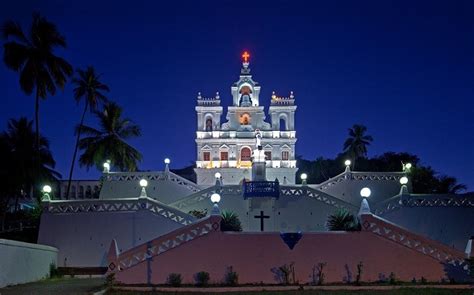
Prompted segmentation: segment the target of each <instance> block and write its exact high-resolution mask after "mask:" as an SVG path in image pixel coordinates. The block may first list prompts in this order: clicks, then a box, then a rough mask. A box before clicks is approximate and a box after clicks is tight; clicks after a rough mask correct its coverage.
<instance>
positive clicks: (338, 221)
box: [327, 209, 361, 231]
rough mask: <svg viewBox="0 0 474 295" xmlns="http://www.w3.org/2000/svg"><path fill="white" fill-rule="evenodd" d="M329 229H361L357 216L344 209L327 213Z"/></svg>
mask: <svg viewBox="0 0 474 295" xmlns="http://www.w3.org/2000/svg"><path fill="white" fill-rule="evenodd" d="M327 227H328V230H330V231H358V230H360V229H361V227H360V224H359V221H358V220H357V218H356V217H355V216H354V215H353V214H351V213H350V212H348V211H347V210H345V209H340V210H338V211H336V212H335V213H334V214H331V215H329V217H328V222H327Z"/></svg>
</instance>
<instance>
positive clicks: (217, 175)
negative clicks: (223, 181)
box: [214, 172, 222, 179]
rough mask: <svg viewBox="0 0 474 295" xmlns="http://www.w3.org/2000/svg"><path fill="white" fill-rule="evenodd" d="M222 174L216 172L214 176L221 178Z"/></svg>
mask: <svg viewBox="0 0 474 295" xmlns="http://www.w3.org/2000/svg"><path fill="white" fill-rule="evenodd" d="M221 176H222V175H221V174H220V172H216V174H214V177H215V178H216V179H220V178H221Z"/></svg>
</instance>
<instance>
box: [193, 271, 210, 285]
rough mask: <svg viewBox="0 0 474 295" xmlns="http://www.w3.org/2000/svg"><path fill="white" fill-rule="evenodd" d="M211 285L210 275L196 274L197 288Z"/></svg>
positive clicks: (204, 273) (201, 272)
mask: <svg viewBox="0 0 474 295" xmlns="http://www.w3.org/2000/svg"><path fill="white" fill-rule="evenodd" d="M208 284H209V273H208V272H206V271H200V272H198V273H197V274H196V286H198V287H205V286H207V285H208Z"/></svg>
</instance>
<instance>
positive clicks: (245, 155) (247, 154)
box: [240, 147, 252, 161]
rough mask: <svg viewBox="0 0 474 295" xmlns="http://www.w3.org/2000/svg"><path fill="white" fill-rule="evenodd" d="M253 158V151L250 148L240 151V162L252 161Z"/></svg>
mask: <svg viewBox="0 0 474 295" xmlns="http://www.w3.org/2000/svg"><path fill="white" fill-rule="evenodd" d="M251 157H252V151H251V150H250V149H249V148H248V147H244V148H243V149H241V150H240V160H241V161H250V160H251Z"/></svg>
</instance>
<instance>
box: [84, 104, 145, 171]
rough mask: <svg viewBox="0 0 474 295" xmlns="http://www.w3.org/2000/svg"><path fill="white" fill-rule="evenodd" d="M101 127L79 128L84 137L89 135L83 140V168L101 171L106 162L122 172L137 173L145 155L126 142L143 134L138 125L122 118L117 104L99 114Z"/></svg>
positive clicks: (97, 112)
mask: <svg viewBox="0 0 474 295" xmlns="http://www.w3.org/2000/svg"><path fill="white" fill-rule="evenodd" d="M94 114H95V116H96V117H97V119H98V120H99V125H100V128H99V129H96V128H93V127H90V126H86V125H83V126H82V127H80V126H77V129H79V128H80V129H81V130H80V131H81V134H83V135H85V136H87V137H84V138H82V139H80V140H79V149H80V150H83V151H84V152H83V154H82V155H81V156H80V157H79V165H81V166H85V167H87V169H89V168H90V167H92V166H96V167H97V169H99V170H101V168H102V164H103V163H104V162H105V161H106V160H110V161H111V162H112V166H114V167H115V168H117V169H119V170H120V171H135V170H137V163H138V162H139V161H140V160H141V159H142V155H141V154H140V152H138V151H137V150H136V149H135V148H134V147H132V146H131V145H129V144H128V143H127V142H126V140H127V139H130V138H133V137H138V136H140V135H141V130H140V127H139V126H138V125H135V124H133V122H132V121H131V120H130V119H127V118H122V108H121V107H120V106H118V105H117V104H116V103H114V102H108V103H107V104H106V105H105V107H104V110H103V111H102V112H99V111H95V112H94Z"/></svg>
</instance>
